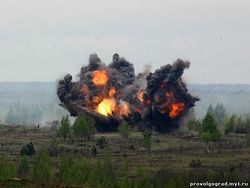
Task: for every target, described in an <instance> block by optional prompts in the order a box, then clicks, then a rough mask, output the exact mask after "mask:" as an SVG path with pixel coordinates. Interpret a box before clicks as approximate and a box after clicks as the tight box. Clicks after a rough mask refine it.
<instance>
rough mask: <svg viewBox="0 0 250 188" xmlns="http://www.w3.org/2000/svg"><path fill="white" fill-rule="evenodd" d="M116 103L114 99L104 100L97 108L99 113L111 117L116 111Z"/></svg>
mask: <svg viewBox="0 0 250 188" xmlns="http://www.w3.org/2000/svg"><path fill="white" fill-rule="evenodd" d="M115 107H116V102H115V100H114V99H103V100H102V102H101V103H100V104H98V106H97V110H96V111H97V112H98V113H100V114H102V115H104V116H109V115H110V116H111V115H112V114H113V111H114V110H115Z"/></svg>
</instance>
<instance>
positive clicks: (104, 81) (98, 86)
mask: <svg viewBox="0 0 250 188" xmlns="http://www.w3.org/2000/svg"><path fill="white" fill-rule="evenodd" d="M189 66H190V62H188V61H183V60H180V59H177V60H176V61H175V62H174V63H173V64H172V65H170V64H168V65H165V66H162V67H161V68H160V69H157V70H156V71H155V72H154V73H151V72H150V73H140V74H138V75H137V76H136V75H135V71H134V66H133V64H131V63H130V62H128V61H127V60H126V59H125V58H120V57H119V55H118V54H114V55H113V59H112V62H111V63H110V64H109V65H106V64H104V63H103V62H102V61H101V59H100V58H99V57H98V56H97V55H96V54H92V55H90V57H89V64H88V65H87V66H83V67H82V69H81V71H80V74H79V81H77V82H72V76H71V75H69V74H68V75H66V76H65V77H64V79H63V80H60V81H59V83H58V89H57V95H58V97H59V99H60V100H61V102H62V104H61V105H62V106H63V107H65V108H66V109H67V110H68V111H69V112H70V113H71V115H73V116H77V115H78V114H79V113H80V112H81V111H84V112H85V113H87V114H89V115H91V116H93V117H94V118H95V119H96V121H97V125H96V126H97V129H98V130H99V131H110V130H116V129H117V126H118V125H119V123H120V122H121V121H128V122H129V123H131V124H133V125H134V126H137V127H138V128H141V129H143V128H145V127H148V128H152V129H155V130H157V131H168V130H170V129H172V128H173V127H176V126H178V120H179V119H180V118H181V117H182V116H183V115H185V113H186V112H187V111H188V109H189V108H191V107H193V106H194V105H195V102H196V101H198V98H196V97H193V96H191V95H190V94H189V93H188V90H187V88H186V85H185V84H184V82H183V81H182V79H181V76H182V74H183V72H184V70H185V69H186V68H189Z"/></svg>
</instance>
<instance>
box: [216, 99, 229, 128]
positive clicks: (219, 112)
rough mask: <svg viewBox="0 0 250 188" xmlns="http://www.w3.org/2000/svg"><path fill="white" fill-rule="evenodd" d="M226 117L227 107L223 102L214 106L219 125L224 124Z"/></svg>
mask: <svg viewBox="0 0 250 188" xmlns="http://www.w3.org/2000/svg"><path fill="white" fill-rule="evenodd" d="M225 117H226V109H225V108H224V105H223V104H219V103H218V104H217V105H216V106H215V108H214V118H215V120H216V122H217V123H218V124H219V125H223V123H224V121H225Z"/></svg>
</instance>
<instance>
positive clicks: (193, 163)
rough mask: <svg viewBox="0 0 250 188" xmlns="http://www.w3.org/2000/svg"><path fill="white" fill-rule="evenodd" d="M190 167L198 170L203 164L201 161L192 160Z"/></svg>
mask: <svg viewBox="0 0 250 188" xmlns="http://www.w3.org/2000/svg"><path fill="white" fill-rule="evenodd" d="M189 167H191V168H197V167H202V163H201V161H200V160H194V159H193V160H192V161H191V162H190V164H189Z"/></svg>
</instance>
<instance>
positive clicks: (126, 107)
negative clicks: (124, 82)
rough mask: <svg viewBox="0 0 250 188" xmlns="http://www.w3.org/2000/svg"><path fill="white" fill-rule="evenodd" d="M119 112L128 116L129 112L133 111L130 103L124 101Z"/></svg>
mask: <svg viewBox="0 0 250 188" xmlns="http://www.w3.org/2000/svg"><path fill="white" fill-rule="evenodd" d="M117 112H118V114H119V115H120V116H125V117H128V116H129V114H130V113H131V111H130V108H129V104H128V103H127V102H122V103H121V104H120V105H119V107H118V109H117Z"/></svg>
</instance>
